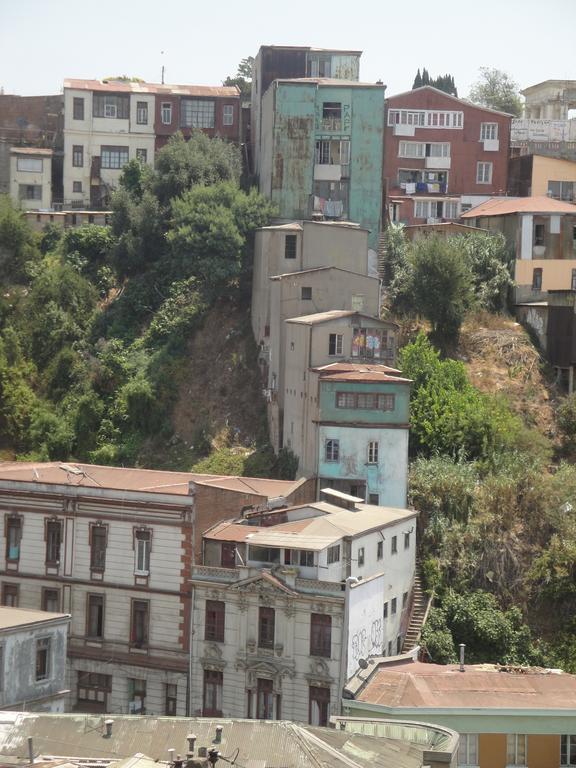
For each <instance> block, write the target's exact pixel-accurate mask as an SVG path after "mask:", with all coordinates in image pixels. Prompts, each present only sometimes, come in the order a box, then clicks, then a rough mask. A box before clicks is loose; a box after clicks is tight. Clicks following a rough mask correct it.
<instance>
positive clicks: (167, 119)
mask: <svg viewBox="0 0 576 768" xmlns="http://www.w3.org/2000/svg"><path fill="white" fill-rule="evenodd" d="M160 119H161V120H162V125H170V124H171V123H172V104H170V102H169V101H163V102H162V106H161V108H160Z"/></svg>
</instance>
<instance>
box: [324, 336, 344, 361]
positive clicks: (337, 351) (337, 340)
mask: <svg viewBox="0 0 576 768" xmlns="http://www.w3.org/2000/svg"><path fill="white" fill-rule="evenodd" d="M342 341H343V336H342V334H341V333H331V334H330V335H329V336H328V355H330V356H331V357H333V356H334V355H341V354H342Z"/></svg>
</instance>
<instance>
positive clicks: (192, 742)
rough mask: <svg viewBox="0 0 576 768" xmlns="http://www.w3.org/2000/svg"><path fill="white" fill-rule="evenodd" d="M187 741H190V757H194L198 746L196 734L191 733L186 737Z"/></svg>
mask: <svg viewBox="0 0 576 768" xmlns="http://www.w3.org/2000/svg"><path fill="white" fill-rule="evenodd" d="M186 740H187V741H188V755H190V756H192V755H193V754H194V745H195V744H196V734H195V733H189V734H188V736H186Z"/></svg>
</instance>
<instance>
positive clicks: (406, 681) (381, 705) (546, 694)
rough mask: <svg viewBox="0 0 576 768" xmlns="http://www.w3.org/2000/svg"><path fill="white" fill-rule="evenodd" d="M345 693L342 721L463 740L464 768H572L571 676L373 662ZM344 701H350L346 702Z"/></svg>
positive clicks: (575, 731) (575, 706)
mask: <svg viewBox="0 0 576 768" xmlns="http://www.w3.org/2000/svg"><path fill="white" fill-rule="evenodd" d="M371 670H372V671H366V672H362V673H360V674H358V675H357V676H356V677H355V678H353V679H352V680H350V681H349V683H348V685H347V686H346V688H345V690H344V697H345V698H344V700H343V702H342V707H343V716H344V718H345V717H346V716H350V717H361V718H377V717H382V718H386V719H387V720H390V719H398V720H403V721H405V720H414V721H417V722H427V723H434V724H436V725H439V726H444V727H448V728H452V729H454V730H455V731H457V732H458V733H459V734H460V746H459V752H458V763H457V764H458V766H462V768H520V767H521V768H573V766H576V676H575V675H568V674H566V673H562V672H558V671H557V670H540V669H530V668H518V667H500V666H497V665H489V664H482V665H462V666H461V667H459V666H458V665H447V666H443V665H440V664H422V663H420V662H414V661H412V659H406V658H403V657H394V658H393V659H390V661H388V660H387V659H380V660H376V663H375V664H373V665H371ZM347 697H348V698H347Z"/></svg>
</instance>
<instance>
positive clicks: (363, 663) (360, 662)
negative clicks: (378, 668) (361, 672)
mask: <svg viewBox="0 0 576 768" xmlns="http://www.w3.org/2000/svg"><path fill="white" fill-rule="evenodd" d="M358 666H359V667H360V669H368V662H367V661H366V659H358Z"/></svg>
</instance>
